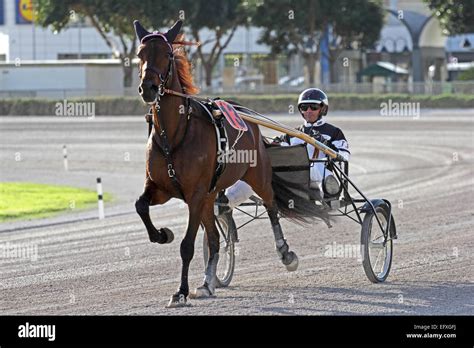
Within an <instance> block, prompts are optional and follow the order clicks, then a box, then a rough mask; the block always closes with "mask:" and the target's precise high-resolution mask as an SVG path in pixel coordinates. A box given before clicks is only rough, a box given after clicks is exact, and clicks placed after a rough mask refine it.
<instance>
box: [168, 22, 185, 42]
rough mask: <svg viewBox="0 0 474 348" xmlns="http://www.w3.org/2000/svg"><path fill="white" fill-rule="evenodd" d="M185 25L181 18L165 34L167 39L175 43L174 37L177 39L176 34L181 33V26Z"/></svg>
mask: <svg viewBox="0 0 474 348" xmlns="http://www.w3.org/2000/svg"><path fill="white" fill-rule="evenodd" d="M182 25H183V21H181V20H179V21H177V22H176V23H175V24H174V25H173V26H172V27H171V29H170V30H168V32H167V33H166V34H165V36H166V39H167V40H168V42H169V43H173V41H174V39H176V36H177V35H178V34H179V31H180V30H181V26H182Z"/></svg>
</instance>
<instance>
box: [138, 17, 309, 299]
mask: <svg viewBox="0 0 474 348" xmlns="http://www.w3.org/2000/svg"><path fill="white" fill-rule="evenodd" d="M181 26H182V22H181V21H177V22H176V23H175V24H174V25H173V26H172V27H171V28H170V29H169V30H168V31H167V32H166V33H161V32H158V31H153V32H149V31H147V30H146V29H145V28H144V27H143V26H142V25H141V24H140V23H139V21H134V27H135V32H136V35H137V37H138V40H139V42H140V45H139V47H138V50H137V56H138V58H139V76H140V85H139V88H138V90H139V94H140V96H141V98H142V100H143V101H144V102H145V103H147V104H150V105H151V106H152V110H153V128H152V130H151V133H150V136H149V138H148V142H147V149H146V178H145V183H144V190H143V193H142V194H141V195H140V196H139V198H138V199H137V200H136V203H135V207H136V211H137V213H138V215H139V216H140V218H141V220H142V221H143V223H144V224H145V227H146V230H147V232H148V236H149V239H150V241H151V242H152V243H159V244H166V243H171V242H172V241H173V239H174V235H173V232H172V231H171V230H170V229H169V228H167V227H162V228H158V229H157V228H155V226H154V225H153V223H152V221H151V219H150V213H149V207H150V206H154V205H158V204H164V203H166V202H167V201H168V200H169V199H171V198H178V199H181V200H183V201H184V202H185V203H186V204H187V206H188V213H189V216H188V226H187V229H186V233H185V236H184V239H183V240H182V242H181V246H180V254H181V259H182V269H181V284H180V287H179V289H178V290H177V292H176V293H174V294H173V295H172V296H171V299H170V301H169V303H168V305H167V307H179V306H184V305H186V303H187V297H188V295H189V296H190V297H191V298H205V297H210V296H213V295H214V294H215V288H216V284H215V277H216V267H217V262H218V258H219V232H218V229H217V227H216V223H215V215H214V202H215V199H216V196H217V194H218V193H219V192H220V191H222V190H224V189H225V188H227V187H229V186H231V185H232V184H234V183H235V182H236V181H237V180H239V179H241V180H244V181H245V182H247V183H248V184H249V185H250V186H251V187H252V188H253V190H254V191H255V193H256V194H258V195H259V196H260V197H261V198H262V200H263V202H264V205H265V207H266V209H267V210H268V215H269V217H270V221H271V225H272V229H273V233H274V237H275V244H276V250H277V254H278V255H279V257H280V259H281V261H282V263H283V264H284V265H285V266H286V268H287V269H288V271H294V270H296V268H297V266H298V258H297V256H296V254H295V253H294V252H293V251H290V250H289V246H288V244H287V242H286V240H285V238H284V235H283V232H282V229H281V226H280V223H279V215H278V212H279V209H280V212H281V211H282V209H285V207H287V203H288V202H286V200H287V199H286V198H284V199H282V197H284V190H283V189H281V188H278V187H279V186H278V185H277V184H276V183H275V182H274V179H273V180H272V167H271V162H270V159H269V157H268V155H267V152H266V150H265V145H264V141H263V138H262V135H261V133H260V131H259V128H258V126H257V125H256V124H253V123H247V128H248V130H247V131H245V132H243V134H242V133H240V134H239V132H238V131H237V130H236V129H234V128H233V127H231V126H230V125H229V123H225V128H226V131H227V135H228V138H229V144H233V143H235V142H236V139H237V137H238V136H240V139H237V140H238V141H237V142H236V144H234V145H235V150H246V151H255V152H256V165H255V166H251V165H250V163H226V165H225V169H224V171H223V172H222V173H221V175H220V176H219V177H218V179H217V181H216V179H215V178H214V181H215V184H214V185H212V183H213V177H214V175H215V168H216V166H217V156H218V154H217V150H216V149H217V139H216V136H215V132H216V131H215V128H214V125H213V124H212V122H211V116H210V114H209V112H208V111H206V110H205V106H204V105H203V104H201V103H200V102H199V101H198V100H197V98H195V97H192V96H193V95H195V94H196V93H197V92H198V89H197V87H196V86H195V85H194V84H193V80H192V75H191V64H190V62H189V60H188V58H187V55H186V52H185V50H184V49H183V45H185V44H186V42H184V41H181V40H182V39H183V37H184V35H182V34H180V33H179V32H180V29H181ZM187 44H189V43H187ZM275 187H276V188H277V189H275V190H274V188H275ZM276 198H278V199H276ZM279 202H280V203H279ZM300 213H301V212H299V211H298V210H297V209H296V210H293V211H292V214H293V217H298V216H299V214H300ZM300 215H301V214H300ZM201 224H202V225H203V226H204V228H205V233H206V234H207V239H208V245H209V259H208V264H207V265H206V269H205V277H204V284H203V285H202V286H200V287H198V288H197V289H195V290H194V291H193V292H192V293H191V294H190V292H189V284H188V271H189V265H190V262H191V260H192V258H193V255H194V244H195V239H196V235H197V231H198V229H199V226H200V225H201Z"/></svg>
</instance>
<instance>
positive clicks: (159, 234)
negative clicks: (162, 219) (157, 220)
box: [149, 227, 174, 244]
mask: <svg viewBox="0 0 474 348" xmlns="http://www.w3.org/2000/svg"><path fill="white" fill-rule="evenodd" d="M149 237H150V242H152V243H158V244H168V243H171V242H172V241H173V239H174V234H173V232H171V230H170V229H169V228H166V227H163V228H160V229H159V230H157V229H154V230H153V231H152V232H150V233H149Z"/></svg>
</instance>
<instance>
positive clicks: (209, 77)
mask: <svg viewBox="0 0 474 348" xmlns="http://www.w3.org/2000/svg"><path fill="white" fill-rule="evenodd" d="M202 63H203V65H204V73H205V74H206V87H211V86H212V68H213V65H212V64H211V63H210V62H205V61H203V62H202Z"/></svg>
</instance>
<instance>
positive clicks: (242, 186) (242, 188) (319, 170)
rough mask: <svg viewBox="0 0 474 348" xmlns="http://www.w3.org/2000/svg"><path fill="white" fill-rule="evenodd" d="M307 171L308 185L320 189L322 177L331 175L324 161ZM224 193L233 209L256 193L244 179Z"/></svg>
mask: <svg viewBox="0 0 474 348" xmlns="http://www.w3.org/2000/svg"><path fill="white" fill-rule="evenodd" d="M309 173H310V187H311V188H319V189H320V190H322V187H321V182H322V181H323V178H326V177H327V176H328V175H332V172H331V171H330V170H327V169H326V168H325V165H324V163H315V164H314V165H313V166H312V167H311V168H310V171H309ZM225 195H226V196H227V198H228V199H229V207H231V208H232V209H234V208H235V207H237V206H239V205H240V204H242V203H243V202H245V201H246V200H247V199H249V198H250V196H251V195H256V193H255V192H253V190H252V187H250V185H249V184H247V183H246V182H245V181H242V180H239V181H237V182H236V183H235V184H234V185H232V186H230V187H229V188H227V190H226V191H225Z"/></svg>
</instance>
